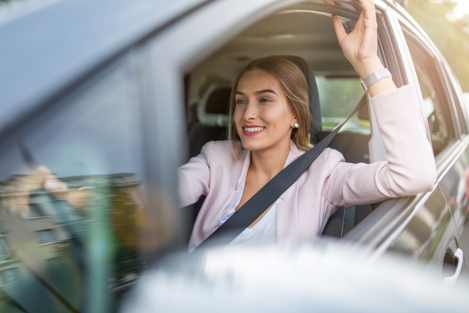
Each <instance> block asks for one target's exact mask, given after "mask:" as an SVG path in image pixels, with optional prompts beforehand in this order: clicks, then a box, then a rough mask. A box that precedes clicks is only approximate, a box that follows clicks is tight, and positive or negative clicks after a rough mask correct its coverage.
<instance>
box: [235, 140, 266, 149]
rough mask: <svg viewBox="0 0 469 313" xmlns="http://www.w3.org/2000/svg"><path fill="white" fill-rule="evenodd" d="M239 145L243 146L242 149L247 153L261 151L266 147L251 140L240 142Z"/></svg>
mask: <svg viewBox="0 0 469 313" xmlns="http://www.w3.org/2000/svg"><path fill="white" fill-rule="evenodd" d="M241 145H242V146H243V149H244V150H247V151H257V150H262V149H264V148H265V147H266V145H265V144H262V142H259V141H256V140H252V139H247V140H241Z"/></svg>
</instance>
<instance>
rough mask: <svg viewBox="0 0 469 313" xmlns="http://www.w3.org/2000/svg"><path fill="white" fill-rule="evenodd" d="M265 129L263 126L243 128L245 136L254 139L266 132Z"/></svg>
mask: <svg viewBox="0 0 469 313" xmlns="http://www.w3.org/2000/svg"><path fill="white" fill-rule="evenodd" d="M264 129H265V127H261V126H245V127H243V135H244V136H246V137H254V136H256V135H259V134H260V133H262V132H263V131H264Z"/></svg>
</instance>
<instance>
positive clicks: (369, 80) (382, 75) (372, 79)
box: [362, 67, 392, 89]
mask: <svg viewBox="0 0 469 313" xmlns="http://www.w3.org/2000/svg"><path fill="white" fill-rule="evenodd" d="M390 77H392V76H391V72H389V70H388V69H387V68H385V67H380V68H379V69H378V70H376V71H374V72H373V73H371V74H370V75H368V76H367V77H365V78H364V79H363V80H362V82H363V85H364V86H365V88H366V89H368V88H370V87H371V86H373V85H374V84H376V83H377V82H379V81H381V80H383V79H386V78H390Z"/></svg>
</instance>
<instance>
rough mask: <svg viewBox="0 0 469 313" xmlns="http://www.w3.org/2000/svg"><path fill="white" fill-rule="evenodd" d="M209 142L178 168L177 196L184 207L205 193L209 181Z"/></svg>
mask: <svg viewBox="0 0 469 313" xmlns="http://www.w3.org/2000/svg"><path fill="white" fill-rule="evenodd" d="M209 148H210V142H209V143H206V144H205V145H204V146H203V147H202V151H201V152H200V154H199V155H197V156H195V157H193V158H191V159H190V160H189V161H188V162H187V163H186V164H183V165H181V166H180V167H179V169H178V176H179V198H180V200H181V206H183V207H185V206H188V205H190V204H193V203H195V202H197V200H199V198H200V197H201V196H203V195H207V193H208V190H209V183H210V167H209V162H208V157H207V154H208V152H207V151H208V149H209Z"/></svg>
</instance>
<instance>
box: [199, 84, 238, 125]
mask: <svg viewBox="0 0 469 313" xmlns="http://www.w3.org/2000/svg"><path fill="white" fill-rule="evenodd" d="M230 94H231V87H230V86H229V85H222V86H216V85H212V86H210V87H209V88H208V89H207V90H206V91H205V93H204V94H203V95H202V97H201V99H200V104H199V105H198V106H197V119H198V120H199V122H200V123H201V124H202V125H205V126H209V127H213V126H215V127H225V126H227V125H228V124H229V123H228V120H229V119H228V115H229V106H230V103H229V102H230Z"/></svg>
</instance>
